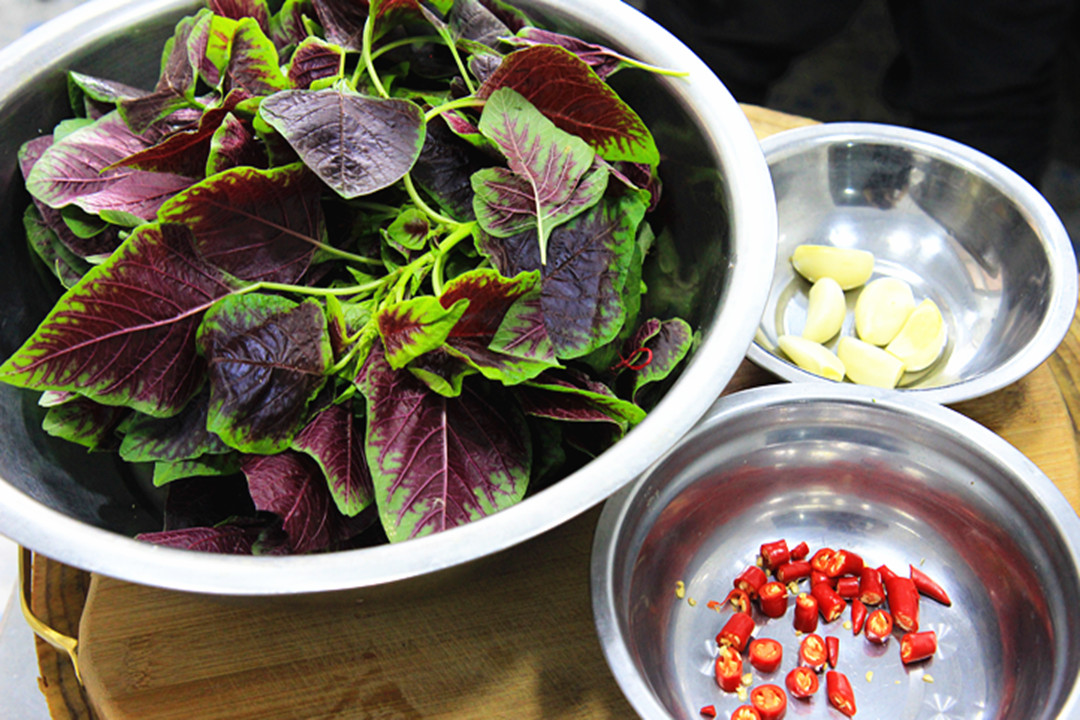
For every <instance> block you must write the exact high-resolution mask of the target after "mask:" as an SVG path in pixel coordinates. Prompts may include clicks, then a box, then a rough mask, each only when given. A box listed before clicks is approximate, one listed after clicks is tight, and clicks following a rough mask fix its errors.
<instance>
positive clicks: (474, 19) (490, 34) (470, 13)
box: [449, 0, 512, 47]
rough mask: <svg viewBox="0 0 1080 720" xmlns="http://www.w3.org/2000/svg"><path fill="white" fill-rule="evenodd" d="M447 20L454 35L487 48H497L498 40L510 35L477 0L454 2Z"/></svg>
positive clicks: (457, 0)
mask: <svg viewBox="0 0 1080 720" xmlns="http://www.w3.org/2000/svg"><path fill="white" fill-rule="evenodd" d="M449 20H450V29H451V30H452V31H453V33H454V35H456V36H457V37H461V38H465V39H466V40H472V41H474V42H478V43H480V44H482V45H486V46H488V47H495V46H497V45H498V44H499V40H500V38H503V37H506V36H508V35H510V34H512V33H511V30H510V28H508V27H507V26H506V25H505V24H504V23H503V22H502V20H500V19H499V18H498V17H497V16H496V15H495V13H493V12H491V11H490V10H488V9H487V8H486V7H484V5H483V4H481V3H480V2H479V0H456V1H455V2H454V4H453V6H452V7H451V8H450V18H449Z"/></svg>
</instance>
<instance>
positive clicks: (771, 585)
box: [758, 580, 788, 618]
mask: <svg viewBox="0 0 1080 720" xmlns="http://www.w3.org/2000/svg"><path fill="white" fill-rule="evenodd" d="M787 596H788V591H787V585H785V584H784V583H782V582H777V581H776V580H773V581H772V582H767V583H765V584H764V585H762V586H761V588H760V589H758V607H760V608H761V612H762V614H763V615H765V617H771V618H778V617H783V616H784V613H785V612H787Z"/></svg>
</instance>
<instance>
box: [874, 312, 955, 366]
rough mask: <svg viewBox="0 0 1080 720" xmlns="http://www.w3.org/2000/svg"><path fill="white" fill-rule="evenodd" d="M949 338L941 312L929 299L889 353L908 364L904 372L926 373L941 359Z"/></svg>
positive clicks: (909, 317) (901, 332) (903, 329)
mask: <svg viewBox="0 0 1080 720" xmlns="http://www.w3.org/2000/svg"><path fill="white" fill-rule="evenodd" d="M947 338H948V331H947V330H946V329H945V319H944V318H943V317H942V316H941V310H940V309H938V306H937V304H936V303H935V302H934V301H933V300H931V299H930V298H927V299H926V300H923V301H922V302H921V303H919V304H918V305H917V306H916V307H915V309H914V310H913V311H912V312H911V315H910V316H908V319H907V322H905V323H904V326H903V327H902V328H900V332H899V333H898V334H897V336H896V337H895V338H893V339H892V341H891V342H890V343H889V344H888V345H886V346H885V350H886V351H887V352H889V353H891V354H893V355H895V356H896V357H897V358H899V359H900V361H901V362H902V363H904V370H906V371H908V372H916V371H918V370H925V369H926V368H928V367H929V366H930V365H931V364H932V363H933V362H934V361H935V360H937V359H938V358H939V357H941V353H942V351H943V350H944V349H945V341H946V339H947Z"/></svg>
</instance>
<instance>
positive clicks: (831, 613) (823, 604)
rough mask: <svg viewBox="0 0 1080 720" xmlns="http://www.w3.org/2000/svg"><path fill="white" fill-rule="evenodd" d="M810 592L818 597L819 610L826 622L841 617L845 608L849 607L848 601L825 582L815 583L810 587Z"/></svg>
mask: <svg viewBox="0 0 1080 720" xmlns="http://www.w3.org/2000/svg"><path fill="white" fill-rule="evenodd" d="M810 594H811V595H813V596H814V597H815V598H816V599H817V602H818V612H820V613H821V617H822V618H823V619H824V620H825V622H832V621H833V620H835V619H836V618H838V617H840V615H841V614H842V613H843V612H844V608H845V607H847V601H846V600H844V598H842V597H840V594H839V593H837V592H836V591H835V590H833V589H832V587H831V586H829V585H827V584H825V583H818V584H817V585H814V586H813V587H812V588H810Z"/></svg>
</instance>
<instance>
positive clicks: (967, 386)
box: [747, 122, 1078, 405]
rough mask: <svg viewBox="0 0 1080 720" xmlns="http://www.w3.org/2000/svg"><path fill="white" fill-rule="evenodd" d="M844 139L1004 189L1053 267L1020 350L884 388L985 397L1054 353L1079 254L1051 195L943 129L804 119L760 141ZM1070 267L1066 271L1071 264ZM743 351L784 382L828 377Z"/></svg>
mask: <svg viewBox="0 0 1080 720" xmlns="http://www.w3.org/2000/svg"><path fill="white" fill-rule="evenodd" d="M841 142H884V143H889V144H893V145H896V146H900V147H905V148H910V149H912V150H915V151H917V152H920V153H922V154H925V155H928V156H930V157H933V158H935V159H940V160H944V161H947V162H949V163H952V164H955V165H958V166H960V167H963V168H964V169H965V170H967V171H969V172H971V173H972V174H974V175H977V176H978V177H980V178H981V179H983V180H984V181H986V182H987V183H989V184H990V185H992V186H994V187H995V188H997V189H998V190H999V191H1001V192H1002V193H1003V194H1005V195H1006V196H1009V197H1012V198H1014V199H1015V201H1016V204H1017V208H1018V210H1019V211H1020V212H1021V213H1022V214H1023V215H1025V216H1026V217H1027V218H1028V220H1029V221H1030V223H1031V224H1032V225H1033V226H1034V227H1036V228H1037V229H1039V231H1040V233H1039V235H1040V237H1042V238H1044V239H1045V243H1044V245H1043V248H1044V250H1045V252H1046V255H1047V258H1048V264H1049V266H1050V269H1051V289H1050V305H1049V307H1048V308H1047V312H1046V316H1045V317H1044V318H1043V321H1042V323H1040V325H1039V328H1038V330H1037V331H1036V333H1035V335H1034V337H1033V338H1032V339H1031V341H1030V342H1028V343H1027V344H1026V345H1024V346H1023V347H1022V348H1021V349H1020V350H1019V352H1017V353H1015V354H1014V355H1013V356H1012V357H1010V358H1008V360H1006V362H1005V363H1003V364H1002V365H1000V366H999V367H997V368H995V369H993V370H992V371H990V372H986V373H982V374H981V375H977V376H975V377H972V378H969V379H967V380H961V381H960V382H954V383H950V384H947V385H939V386H937V387H929V388H895V389H891V390H889V392H896V393H901V394H905V395H912V396H917V397H920V398H922V399H925V400H929V401H931V402H936V403H941V404H943V405H948V404H952V403H956V402H961V401H963V400H971V399H973V398H977V397H982V396H983V395H987V394H989V393H992V392H994V391H995V390H1000V389H1001V388H1003V387H1005V386H1007V385H1011V384H1012V383H1014V382H1016V381H1017V380H1019V379H1020V378H1022V377H1024V376H1025V375H1027V374H1028V373H1030V372H1031V371H1032V370H1034V369H1035V368H1036V367H1038V366H1039V365H1040V364H1041V363H1042V362H1043V361H1044V360H1046V359H1047V358H1048V357H1050V355H1052V354H1053V352H1054V350H1055V349H1056V348H1057V346H1058V345H1059V344H1060V343H1061V341H1062V340H1063V339H1064V337H1065V334H1066V333H1067V332H1068V330H1069V326H1070V325H1071V324H1072V319H1073V316H1074V314H1075V313H1076V309H1077V292H1078V273H1077V271H1076V268H1077V260H1076V254H1075V251H1074V250H1073V246H1072V242H1071V241H1070V239H1069V233H1068V231H1067V230H1066V229H1065V226H1064V224H1063V223H1062V221H1061V218H1060V217H1059V216H1058V214H1057V212H1056V211H1055V210H1054V209H1053V207H1051V205H1050V203H1049V201H1048V200H1047V199H1046V198H1045V197H1044V196H1043V195H1042V194H1041V193H1040V192H1039V191H1038V190H1036V189H1035V188H1034V187H1033V186H1032V185H1031V184H1030V183H1029V182H1028V181H1027V180H1025V179H1024V178H1023V177H1021V176H1020V175H1019V174H1017V173H1016V172H1015V171H1013V170H1012V169H1011V168H1009V167H1007V166H1006V165H1004V164H1003V163H1001V162H999V161H998V160H995V159H994V158H992V157H990V156H989V155H987V154H985V153H983V152H981V151H979V150H976V149H974V148H972V147H970V146H968V145H965V144H963V143H960V142H957V141H955V140H951V139H949V138H946V137H943V136H941V135H936V134H933V133H929V132H925V131H922V130H915V129H912V128H908V127H902V126H899V125H890V124H886V123H874V122H832V123H821V124H817V125H807V126H803V127H798V128H792V129H790V130H784V131H782V132H779V133H776V134H775V135H770V136H769V137H767V138H765V139H764V140H762V142H761V147H762V150H763V151H764V153H765V161H766V163H767V164H769V165H770V166H771V165H772V163H773V162H774V161H775V160H777V159H780V158H785V157H788V156H789V153H791V151H792V150H793V149H795V148H806V149H809V148H812V147H820V146H822V145H831V144H835V143H841ZM1070 269H1071V271H1070ZM747 357H748V358H749V359H750V360H751V361H752V362H753V363H754V364H755V365H758V366H759V367H761V368H763V369H765V370H768V371H769V372H771V373H772V374H774V375H776V376H778V377H780V378H782V379H784V380H786V381H788V382H813V383H832V384H835V381H833V380H827V379H825V378H823V377H821V376H819V375H815V374H814V373H811V372H808V371H806V370H803V369H802V368H800V367H798V366H797V365H795V364H793V363H790V362H788V361H787V360H785V359H783V358H781V357H780V356H778V355H776V354H775V353H772V352H769V351H768V350H766V349H765V348H764V347H762V346H761V344H760V343H758V341H757V339H755V340H754V342H753V343H751V345H750V348H749V350H748V351H747Z"/></svg>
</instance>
